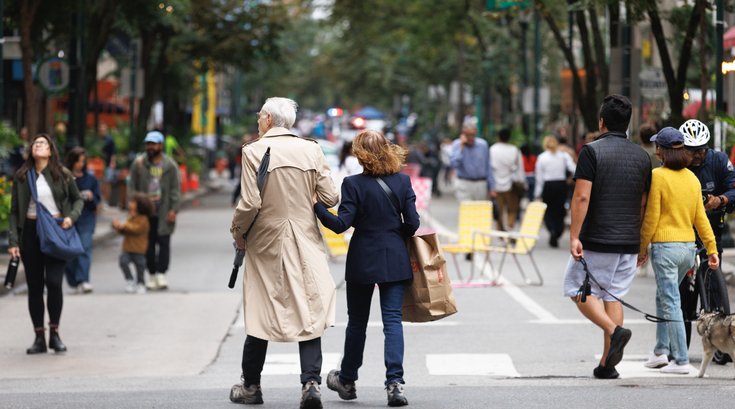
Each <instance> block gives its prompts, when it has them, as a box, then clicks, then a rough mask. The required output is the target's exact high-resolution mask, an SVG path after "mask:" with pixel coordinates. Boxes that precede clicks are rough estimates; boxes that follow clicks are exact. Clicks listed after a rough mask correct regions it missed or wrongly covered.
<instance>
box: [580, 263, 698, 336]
mask: <svg viewBox="0 0 735 409" xmlns="http://www.w3.org/2000/svg"><path fill="white" fill-rule="evenodd" d="M579 262H580V263H582V268H584V272H585V277H584V281H583V282H582V286H581V287H579V290H578V291H577V296H578V297H579V301H580V302H582V303H584V302H587V296H588V295H592V286H591V285H590V280H592V282H593V283H595V284H597V286H598V287H599V288H600V289H601V290H602V291H604V292H606V293H607V294H608V295H609V296H611V297H612V298H614V299H615V300H616V301H618V302H619V303H621V304H623V306H625V307H628V308H629V309H631V310H633V311H636V312H639V313H641V314H643V317H644V318H645V319H647V320H648V321H650V322H654V323H663V322H682V321H679V320H669V319H666V318H661V317H657V316H655V315H652V314H649V313H647V312H645V311H641V310H640V309H638V308H636V307H635V306H633V305H630V304H628V303H627V302H625V301H623V300H621V299H620V298H618V297H616V296H615V295H614V294H612V293H610V291H607V289H605V288H603V287H602V286H601V285H600V283H599V282H598V281H597V279H596V278H595V276H593V275H592V273H591V272H590V269H589V267H587V261H586V260H585V259H584V257H580V258H579ZM684 322H694V321H689V320H685V321H684Z"/></svg>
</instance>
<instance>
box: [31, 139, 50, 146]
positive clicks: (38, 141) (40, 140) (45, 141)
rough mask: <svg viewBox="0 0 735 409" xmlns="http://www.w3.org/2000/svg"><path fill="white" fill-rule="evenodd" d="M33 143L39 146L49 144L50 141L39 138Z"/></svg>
mask: <svg viewBox="0 0 735 409" xmlns="http://www.w3.org/2000/svg"><path fill="white" fill-rule="evenodd" d="M33 145H37V146H49V144H48V141H47V140H45V139H38V140H36V141H35V142H33Z"/></svg>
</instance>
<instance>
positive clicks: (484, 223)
mask: <svg viewBox="0 0 735 409" xmlns="http://www.w3.org/2000/svg"><path fill="white" fill-rule="evenodd" d="M458 224H459V226H458V230H459V231H458V236H459V237H458V240H457V242H456V243H452V244H445V245H443V246H442V249H443V250H444V252H445V253H450V254H451V255H452V259H453V260H454V266H455V269H456V270H457V277H459V280H460V281H464V282H466V283H467V282H470V281H471V280H472V278H473V277H474V275H475V263H471V264H472V267H471V268H470V276H469V278H468V279H467V280H464V279H463V277H462V271H461V270H460V268H459V263H458V262H457V254H459V253H461V254H467V253H474V252H475V248H485V247H487V246H488V245H489V244H490V240H488V239H487V237H486V236H478V235H477V233H487V234H489V233H491V232H492V228H493V203H492V202H491V201H488V200H477V201H464V202H461V203H460V204H459V223H458Z"/></svg>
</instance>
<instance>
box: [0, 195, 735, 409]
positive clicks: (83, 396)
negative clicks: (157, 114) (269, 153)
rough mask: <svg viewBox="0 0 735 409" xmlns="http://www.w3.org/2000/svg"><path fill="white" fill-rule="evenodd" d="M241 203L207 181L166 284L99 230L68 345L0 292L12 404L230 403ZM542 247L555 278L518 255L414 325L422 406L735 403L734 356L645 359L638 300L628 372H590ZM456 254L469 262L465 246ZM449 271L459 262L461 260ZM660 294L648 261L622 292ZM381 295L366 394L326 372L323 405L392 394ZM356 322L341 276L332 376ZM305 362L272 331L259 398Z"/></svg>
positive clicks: (411, 352) (591, 362) (283, 402)
mask: <svg viewBox="0 0 735 409" xmlns="http://www.w3.org/2000/svg"><path fill="white" fill-rule="evenodd" d="M430 210H431V212H430V216H431V217H425V218H424V219H423V220H424V222H427V221H428V220H429V219H433V220H435V224H434V225H433V227H439V228H440V229H445V230H447V231H456V217H457V205H456V202H455V201H454V200H453V199H452V198H451V197H447V196H446V195H445V197H443V198H442V199H435V200H434V201H433V203H432V206H431V208H430ZM231 215H232V209H231V208H230V207H229V199H228V194H226V193H222V194H212V195H209V196H207V197H204V198H202V199H200V200H199V202H198V203H195V204H194V206H192V207H191V208H189V209H187V210H186V211H184V212H182V213H181V214H180V215H179V226H178V229H177V232H176V233H175V235H174V237H173V240H172V248H173V250H172V253H173V260H172V266H171V270H170V275H169V277H170V278H169V281H170V285H171V288H170V289H169V290H168V291H167V292H159V293H149V294H146V295H142V296H136V295H128V294H124V292H123V288H124V281H123V279H122V274H121V273H120V271H119V268H118V266H117V255H118V254H119V249H120V245H121V239H119V238H113V239H110V240H108V241H106V242H104V243H101V244H99V245H98V246H97V248H96V249H95V255H94V262H93V268H92V281H93V284H94V285H95V291H94V292H93V293H92V294H89V295H67V296H66V297H65V307H64V308H65V309H64V315H63V317H62V332H61V334H62V338H63V339H64V341H65V343H66V344H67V346H68V347H69V352H68V353H67V354H66V355H65V356H55V355H53V354H47V355H44V356H27V355H25V348H27V347H28V346H29V345H30V343H31V341H32V339H33V334H32V330H31V325H30V320H29V318H28V314H27V310H26V301H25V296H24V295H23V294H18V295H15V296H6V297H2V298H0V408H99V407H114V408H217V407H233V406H232V405H233V404H231V403H230V402H229V400H228V393H229V388H230V386H231V385H232V384H234V383H236V382H237V381H238V378H239V375H240V369H239V362H240V356H241V352H242V342H243V340H244V338H245V335H244V326H243V324H242V317H241V315H240V314H241V311H240V308H239V306H240V303H241V294H240V291H237V290H230V289H228V288H227V286H226V284H227V279H228V277H229V272H230V270H231V263H232V257H233V255H234V253H233V251H232V247H231V243H230V238H229V233H228V228H229V221H230V218H231ZM427 227H428V226H427ZM542 235H545V232H542ZM565 239H566V236H565V237H564V238H563V240H562V243H566V241H565ZM535 255H536V257H537V260H538V261H539V264H540V266H541V270H542V273H543V275H544V278H545V280H546V284H545V285H544V286H543V287H531V286H526V285H524V284H523V283H522V281H521V280H520V276H519V275H518V272H517V271H516V269H515V267H514V266H513V264H512V262H511V263H509V264H508V265H507V266H506V269H505V270H504V272H503V276H504V278H505V280H506V281H505V283H504V285H502V286H495V287H490V286H484V285H482V284H483V283H486V282H487V280H484V279H481V280H480V281H478V282H477V283H475V285H474V286H472V287H468V288H456V289H455V290H454V291H455V296H456V298H457V303H458V307H459V313H458V314H456V315H454V316H452V317H449V318H447V319H445V320H441V321H438V322H436V323H431V324H411V325H406V326H405V329H404V332H405V340H406V341H405V343H406V354H405V355H406V356H405V363H404V367H405V379H406V394H407V396H408V399H409V403H410V406H411V407H418V408H489V407H498V408H517V407H518V408H520V407H523V408H557V407H558V408H583V407H584V408H586V407H589V406H595V407H602V408H608V407H609V408H612V407H615V408H641V407H662V408H668V407H674V408H678V407H682V408H683V407H692V406H696V407H700V406H701V407H715V408H716V407H723V408H724V407H731V406H732V404H731V402H732V399H733V396H735V382H733V380H732V379H733V376H735V370H733V367H732V364H728V365H727V366H724V367H722V366H719V365H714V364H713V365H710V367H709V369H708V377H706V378H704V379H698V378H695V377H693V374H694V373H692V376H686V377H684V376H663V375H661V374H659V373H658V372H656V371H653V370H647V369H645V368H643V366H642V363H643V360H644V359H645V358H646V356H647V354H649V353H650V351H651V349H652V347H653V344H654V341H655V325H654V324H651V323H648V322H646V321H645V320H643V319H642V317H640V316H637V315H635V314H633V313H631V312H626V314H627V316H626V318H627V319H628V321H627V322H628V324H626V326H628V327H629V328H631V329H632V331H633V338H632V339H631V342H630V344H629V345H628V347H627V348H626V355H625V359H624V361H623V362H622V363H621V364H620V365H619V366H618V371H619V372H620V374H621V379H618V380H611V381H602V380H596V379H594V378H592V369H593V368H594V367H595V366H596V365H597V360H598V359H599V354H600V353H601V349H602V333H601V331H600V330H598V329H597V328H595V327H594V326H592V325H591V324H589V323H588V322H587V321H585V320H584V319H583V318H582V317H581V315H580V314H579V313H578V312H577V310H576V308H575V307H574V306H573V304H572V303H571V302H570V301H569V300H567V299H565V298H564V297H562V296H561V278H562V274H563V270H564V267H565V265H566V263H567V260H568V251H567V250H566V249H563V248H562V249H551V248H549V247H548V245H547V244H546V240H545V239H544V238H542V239H541V240H540V241H539V244H538V248H537V249H536V252H535ZM476 259H478V258H476ZM522 263H524V266H528V264H527V263H526V262H525V260H522ZM460 266H461V268H462V270H463V271H465V273H466V272H467V271H469V267H470V265H469V263H468V262H466V261H464V259H463V258H462V259H461V261H460ZM343 272H344V264H343V260H336V261H335V262H334V263H332V273H333V275H334V277H335V281H336V282H339V281H340V280H341V278H340V277H341V276H342V275H343ZM450 272H451V273H452V274H454V273H453V272H452V266H451V265H450ZM486 273H488V272H487V271H486ZM236 288H239V282H238V286H237V287H236ZM654 294H655V282H654V280H653V278H652V277H650V276H649V277H638V278H636V280H635V281H634V283H633V288H632V290H631V292H630V294H629V295H628V296H627V297H626V300H627V301H629V302H631V303H633V304H635V305H637V306H639V307H641V308H643V309H644V310H647V311H654V310H655V308H654ZM373 304H374V305H373V309H372V313H371V323H370V326H369V328H368V339H367V344H366V351H365V364H364V366H363V368H362V369H361V371H360V380H359V381H358V382H357V394H358V399H357V400H356V401H351V402H343V401H340V399H339V398H338V397H337V395H336V393H334V392H332V391H329V390H327V388H326V387H324V388H323V390H322V394H323V401H324V406H325V408H345V407H351V408H372V407H385V405H386V401H385V392H384V390H383V389H382V382H383V379H384V371H385V369H384V367H383V360H382V353H383V352H382V351H383V339H382V327H381V324H380V310H379V308H378V306H377V297H375V298H374V300H373ZM345 323H346V307H345V292H344V289H340V290H339V292H338V307H337V325H336V326H335V328H332V329H329V330H327V332H326V334H325V336H324V338H323V341H322V345H323V352H324V367H323V372H324V375H325V376H326V373H327V372H328V371H329V370H330V369H332V368H334V367H336V366H337V365H338V362H339V359H340V356H341V350H342V344H343V342H344V328H345ZM696 338H697V337H695V339H694V341H693V343H692V347H691V349H690V357H691V361H692V366H693V369H692V371H693V372H695V369H696V368H698V367H699V362H700V361H701V356H702V352H701V343H700V341H699V340H698V339H696ZM298 372H299V371H298V347H297V345H296V344H279V343H271V345H270V346H269V351H268V359H267V363H266V369H265V371H264V376H263V380H262V387H263V393H264V400H265V405H264V406H263V407H266V408H294V407H297V405H298V402H299V398H300V384H299V380H298Z"/></svg>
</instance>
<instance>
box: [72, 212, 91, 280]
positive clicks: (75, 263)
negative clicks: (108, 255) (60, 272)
mask: <svg viewBox="0 0 735 409" xmlns="http://www.w3.org/2000/svg"><path fill="white" fill-rule="evenodd" d="M95 224H97V218H96V217H95V215H94V214H82V216H80V217H79V219H78V220H77V222H76V223H75V224H74V228H76V229H77V233H79V239H80V241H81V242H82V247H84V253H83V254H80V255H79V256H77V257H76V258H74V259H73V260H69V261H68V262H67V263H66V268H65V273H66V281H67V283H69V286H71V287H76V286H78V285H79V284H81V283H88V282H89V268H90V266H91V265H92V237H93V236H94V227H95Z"/></svg>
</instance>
